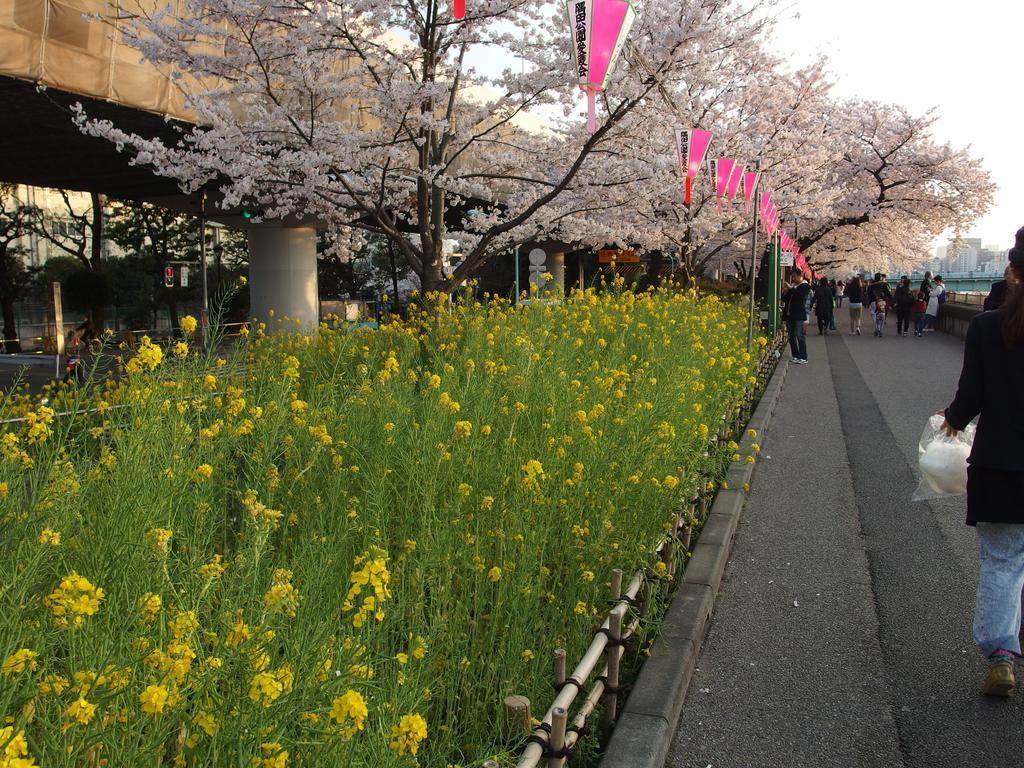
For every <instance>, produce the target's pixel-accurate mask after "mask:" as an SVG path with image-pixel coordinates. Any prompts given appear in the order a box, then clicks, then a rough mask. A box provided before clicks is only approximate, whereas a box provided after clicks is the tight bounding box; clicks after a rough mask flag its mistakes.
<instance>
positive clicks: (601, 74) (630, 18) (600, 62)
mask: <svg viewBox="0 0 1024 768" xmlns="http://www.w3.org/2000/svg"><path fill="white" fill-rule="evenodd" d="M565 9H566V14H567V20H568V23H569V30H570V33H571V35H572V51H573V63H574V65H575V68H576V74H577V77H578V78H579V85H580V88H581V89H583V91H584V92H585V93H586V95H587V129H588V130H589V131H590V132H591V133H593V132H594V131H596V130H597V103H596V99H597V94H598V93H599V92H601V91H603V90H604V89H605V86H606V85H607V84H608V77H609V75H610V74H611V72H612V70H613V69H614V68H615V62H616V60H617V59H618V57H619V54H620V53H621V52H622V46H623V44H624V43H625V41H626V36H627V35H628V34H629V30H630V28H631V27H632V26H633V22H634V21H635V20H636V10H635V9H634V8H633V6H632V4H631V3H630V2H629V0H568V2H566V4H565Z"/></svg>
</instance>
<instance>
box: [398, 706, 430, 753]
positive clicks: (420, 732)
mask: <svg viewBox="0 0 1024 768" xmlns="http://www.w3.org/2000/svg"><path fill="white" fill-rule="evenodd" d="M426 738H427V721H426V720H424V719H423V716H422V715H420V714H419V713H415V712H414V713H413V714H410V715H402V718H401V719H400V720H399V721H398V725H393V726H392V727H391V742H390V744H389V746H390V747H391V748H392V749H393V750H395V751H396V752H397V753H398V755H399V756H402V755H404V754H405V753H406V752H408V753H409V754H411V755H415V754H416V752H417V751H418V750H419V748H420V742H422V741H423V740H424V739H426Z"/></svg>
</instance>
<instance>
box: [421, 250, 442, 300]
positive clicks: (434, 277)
mask: <svg viewBox="0 0 1024 768" xmlns="http://www.w3.org/2000/svg"><path fill="white" fill-rule="evenodd" d="M420 283H421V284H422V286H421V287H422V288H423V292H424V293H428V292H430V291H440V290H443V289H444V287H445V279H444V270H442V269H441V259H440V258H435V259H431V260H430V261H429V262H428V263H426V264H424V265H423V274H422V275H420Z"/></svg>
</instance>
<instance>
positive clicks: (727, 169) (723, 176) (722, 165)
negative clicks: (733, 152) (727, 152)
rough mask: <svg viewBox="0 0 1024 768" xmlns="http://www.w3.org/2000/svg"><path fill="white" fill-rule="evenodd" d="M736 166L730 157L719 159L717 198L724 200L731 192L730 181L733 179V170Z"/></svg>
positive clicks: (716, 183)
mask: <svg viewBox="0 0 1024 768" xmlns="http://www.w3.org/2000/svg"><path fill="white" fill-rule="evenodd" d="M735 164H736V162H735V161H734V160H730V159H729V158H728V157H720V158H718V178H717V179H716V180H715V197H718V198H723V197H725V195H726V193H727V192H728V191H729V179H730V178H731V177H732V169H733V166H734V165H735Z"/></svg>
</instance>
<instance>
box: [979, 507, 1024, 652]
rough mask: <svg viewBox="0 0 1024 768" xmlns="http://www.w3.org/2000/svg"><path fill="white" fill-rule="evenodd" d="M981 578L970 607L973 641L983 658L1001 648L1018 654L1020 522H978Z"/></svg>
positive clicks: (1022, 574) (1023, 583)
mask: <svg viewBox="0 0 1024 768" xmlns="http://www.w3.org/2000/svg"><path fill="white" fill-rule="evenodd" d="M977 528H978V543H979V556H980V560H981V578H980V579H979V581H978V602H977V605H976V606H975V610H974V642H976V643H977V644H978V647H979V648H981V652H982V653H984V654H985V656H986V658H987V657H988V656H991V655H992V653H993V652H995V651H997V650H999V649H1000V648H1003V649H1005V650H1008V651H1013V652H1014V653H1016V654H1018V655H1020V638H1019V636H1018V632H1020V628H1021V623H1020V622H1021V610H1020V601H1021V589H1022V588H1024V525H1017V524H1014V523H978V525H977Z"/></svg>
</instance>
